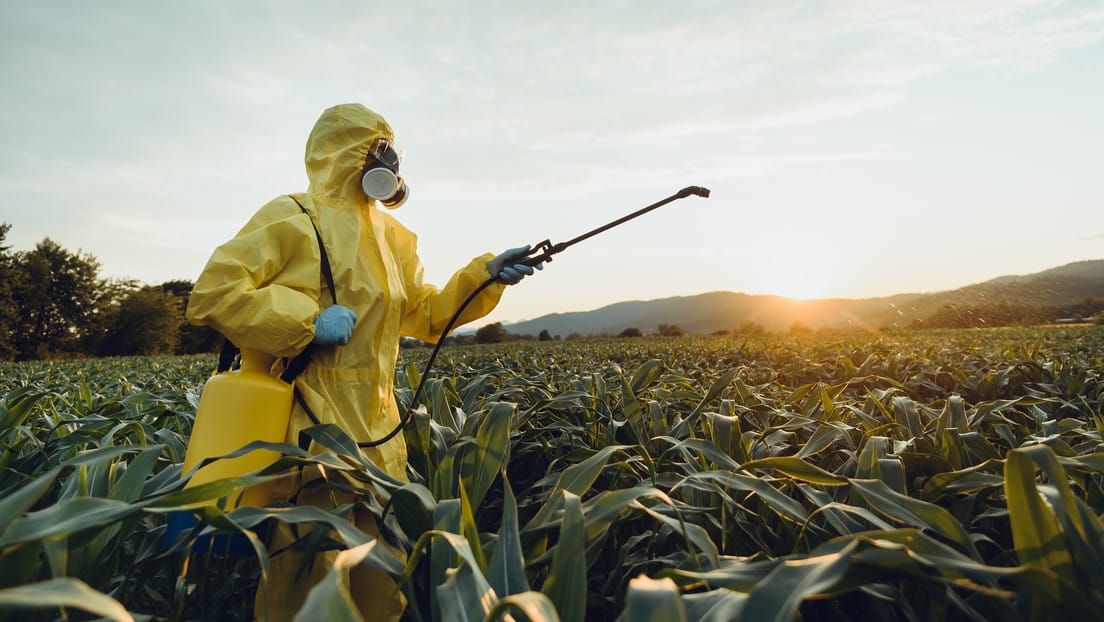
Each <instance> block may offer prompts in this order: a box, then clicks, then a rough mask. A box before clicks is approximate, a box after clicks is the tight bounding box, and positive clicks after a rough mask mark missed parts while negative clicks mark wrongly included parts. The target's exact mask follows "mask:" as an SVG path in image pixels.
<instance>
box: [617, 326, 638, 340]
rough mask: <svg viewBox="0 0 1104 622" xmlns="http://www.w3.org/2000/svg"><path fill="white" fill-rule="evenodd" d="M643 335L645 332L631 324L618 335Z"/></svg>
mask: <svg viewBox="0 0 1104 622" xmlns="http://www.w3.org/2000/svg"><path fill="white" fill-rule="evenodd" d="M642 335H643V333H641V332H640V329H639V328H635V327H631V326H630V327H629V328H626V329H625V330H623V331H621V332H620V333H618V334H617V336H618V337H640V336H642Z"/></svg>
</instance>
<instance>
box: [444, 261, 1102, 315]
mask: <svg viewBox="0 0 1104 622" xmlns="http://www.w3.org/2000/svg"><path fill="white" fill-rule="evenodd" d="M1094 262H1104V257H1102V258H1098V259H1082V260H1078V261H1074V262H1070V263H1067V264H1062V265H1061V266H1051V267H1049V268H1045V269H1043V270H1040V271H1038V272H1034V273H1029V274H1001V275H997V276H994V277H992V278H990V279H986V280H984V281H977V282H974V283H967V284H964V285H961V286H959V287H952V288H949V289H942V290H933V291H927V292H897V293H893V294H886V295H880V296H864V297H854V298H850V297H828V298H794V297H791V296H781V295H778V294H760V293H750V292H739V291H732V290H712V291H708V292H698V293H692V294H678V295H674V296H662V297H659V298H647V299H644V298H638V299H628V300H618V301H615V302H611V303H608V304H604V305H602V306H600V307H594V308H591V309H571V310H567V311H553V312H551V313H542V314H540V315H536V316H533V317H527V318H521V319H518V320H499V321H501V322H502V324H503V326H509V325H511V324H522V323H525V322H532V321H535V320H539V319H541V318H543V317H545V316H550V315H570V314H573V313H590V312H593V311H601V310H602V309H605V308H607V307H612V306H616V305H619V304H633V303H649V302H658V301H662V300H670V299H679V298H696V297H698V296H708V295H709V294H733V295H737V296H748V297H755V298H780V299H782V300H785V301H787V302H794V303H816V302H832V301H842V302H861V301H867V300H880V299H889V298H898V297H901V296H929V295H935V294H942V293H946V292H951V291H956V290H959V289H963V288H967V287H973V286H975V285H984V284H986V283H990V282H992V281H995V280H999V279H1003V278H1017V277H1030V276H1034V275H1036V274H1039V273H1042V272H1047V271H1049V270H1052V269H1056V268H1065V267H1068V266H1071V265H1075V264H1084V263H1094ZM483 324H484V322H482V321H477V322H473V323H471V324H468V325H466V326H464V327H463V329H462V330H461V329H458V330H456V331H454V332H456V333H462V332H474V331H475V330H476V329H477V328H478V326H480V325H483Z"/></svg>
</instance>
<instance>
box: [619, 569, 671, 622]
mask: <svg viewBox="0 0 1104 622" xmlns="http://www.w3.org/2000/svg"><path fill="white" fill-rule="evenodd" d="M617 619H618V620H619V621H621V622H685V620H686V611H685V610H684V609H683V606H682V600H681V599H680V598H679V589H678V586H677V585H675V582H674V581H672V580H671V579H650V578H648V577H647V576H645V575H640V576H639V577H637V578H635V579H632V580H630V581H629V590H628V593H627V594H626V595H625V609H624V611H622V613H621V616H620V617H619V618H617Z"/></svg>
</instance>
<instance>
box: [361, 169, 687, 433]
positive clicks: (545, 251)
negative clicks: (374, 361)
mask: <svg viewBox="0 0 1104 622" xmlns="http://www.w3.org/2000/svg"><path fill="white" fill-rule="evenodd" d="M692 194H693V195H697V196H699V197H703V198H709V189H708V188H703V187H701V186H687V187H685V188H683V189H682V190H679V191H678V192H676V193H675V194H672V195H671V196H669V197H667V198H666V199H663V200H661V201H656V202H655V203H652V204H651V205H649V206H647V207H644V208H641V209H639V210H637V211H635V212H633V213H631V214H628V215H626V216H622V217H621V218H618V219H617V220H614V221H613V222H609V223H606V224H604V225H602V226H601V227H598V228H597V229H591V230H590V231H587V232H586V233H584V234H582V235H580V236H577V237H574V238H572V239H570V240H568V241H566V242H560V243H558V244H553V243H552V241H551V240H544V241H543V242H539V243H538V244H537V245H536V246H534V247H533V248H532V249H531V250H530V251H529V252H528V253H527V254H526V255H525V259H523V260H522V261H521V262H520V263H523V264H525V265H527V266H536V265H537V264H541V263H544V262H546V261H548V262H550V261H552V256H553V255H555V254H557V253H560V252H563V251H564V250H565V249H567V248H568V247H570V246H573V245H575V244H578V243H579V242H582V241H583V240H586V239H588V238H591V237H594V236H596V235H598V234H599V233H602V232H603V231H607V230H609V229H612V228H614V227H616V226H618V225H620V224H624V223H626V222H628V221H630V220H632V219H633V218H636V217H637V216H642V215H644V214H647V213H648V212H650V211H652V210H654V209H658V208H660V207H663V206H664V205H667V204H668V203H671V202H673V201H677V200H679V199H685V198H686V197H688V196H690V195H692ZM497 279H498V277H497V275H496V276H491V277H490V278H489V279H487V280H486V281H483V283H482V284H480V285H479V287H477V288H475V291H473V292H472V293H471V294H469V295H468V297H467V298H466V299H465V300H464V302H462V303H461V304H460V306H459V307H458V308H457V309H456V313H454V314H453V315H452V318H451V319H449V322H448V324H447V325H445V330H443V331H441V338H440V339H438V340H437V344H436V345H434V346H433V352H432V353H430V355H429V360H428V361H426V365H425V369H424V370H422V377H421V380H419V381H418V387H417V388H416V389H414V396H413V397H412V398H410V405H409V406H407V408H406V414H404V415H403V418H402V421H400V422H399V425H397V426H395V429H393V430H391V431H390V432H388V433H387V435H386V436H384V437H383V438H380V439H376V440H374V441H366V442H362V443H357V445H358V446H359V447H376V446H379V445H382V444H384V443H386V442H387V441H389V440H391V439H392V438H395V436H396V435H397V434H398V433H399V432H401V431H402V429H403V428H404V427H405V426H406V424H407V423H409V422H410V419H411V418H412V417H413V416H414V407H415V405H417V403H418V397H419V396H420V395H421V393H422V387H423V386H424V385H425V381H426V377H427V376H429V370H430V369H432V368H433V362H434V361H435V360H436V359H437V353H438V352H439V351H440V350H441V346H442V345H443V344H444V343H445V337H447V336H448V334H449V333H450V332H452V328H453V325H454V324H456V322H457V320H459V319H460V314H462V313H463V312H464V309H466V308H467V307H468V305H469V304H471V301H473V300H475V297H476V296H478V295H479V294H480V293H481V292H482V291H483V290H485V289H487V288H488V287H490V285H491V283H494V282H495V281H496V280H497Z"/></svg>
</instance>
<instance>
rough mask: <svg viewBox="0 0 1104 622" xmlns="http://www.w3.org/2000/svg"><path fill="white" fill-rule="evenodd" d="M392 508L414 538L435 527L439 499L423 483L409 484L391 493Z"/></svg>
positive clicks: (405, 530) (406, 530)
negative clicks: (434, 520) (434, 521)
mask: <svg viewBox="0 0 1104 622" xmlns="http://www.w3.org/2000/svg"><path fill="white" fill-rule="evenodd" d="M389 503H390V509H391V511H392V512H394V513H395V518H397V519H398V521H399V524H400V525H402V528H403V532H405V533H406V535H407V536H408V537H410V538H412V539H414V540H417V539H418V538H420V537H421V535H422V534H423V533H425V532H427V531H429V530H430V529H433V516H434V513H435V512H436V511H437V500H436V499H434V498H433V494H432V493H430V492H429V489H428V488H426V487H425V486H423V485H421V484H407V485H406V486H403V487H402V488H400V489H398V490H396V491H395V492H393V493H391V501H390V502H389Z"/></svg>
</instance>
